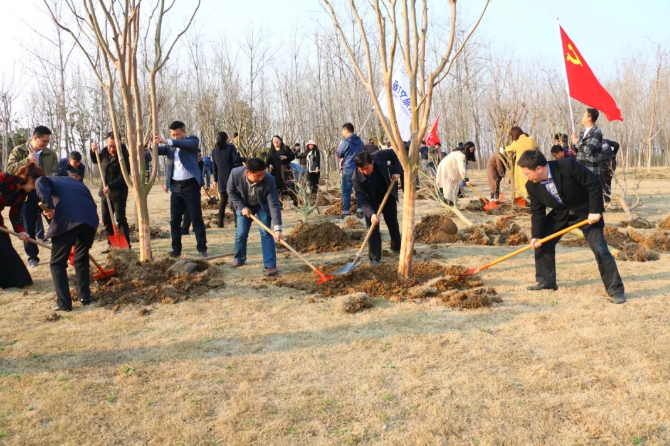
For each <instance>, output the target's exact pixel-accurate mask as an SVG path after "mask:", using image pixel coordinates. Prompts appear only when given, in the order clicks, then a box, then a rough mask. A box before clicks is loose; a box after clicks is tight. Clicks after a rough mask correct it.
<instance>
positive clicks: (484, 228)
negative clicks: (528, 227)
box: [458, 217, 530, 246]
mask: <svg viewBox="0 0 670 446" xmlns="http://www.w3.org/2000/svg"><path fill="white" fill-rule="evenodd" d="M458 234H459V236H460V238H461V240H463V242H465V243H470V244H473V245H484V246H486V245H488V246H490V245H499V246H521V245H525V244H528V243H529V242H530V240H529V239H528V236H527V235H526V234H524V233H523V232H522V231H521V226H519V225H518V224H516V223H514V222H513V221H510V219H509V218H505V217H498V218H496V219H495V220H494V221H492V222H491V221H488V222H484V223H480V224H476V225H473V226H469V227H467V228H464V229H462V230H460V231H459V233H458Z"/></svg>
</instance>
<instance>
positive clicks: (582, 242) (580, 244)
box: [560, 238, 589, 248]
mask: <svg viewBox="0 0 670 446" xmlns="http://www.w3.org/2000/svg"><path fill="white" fill-rule="evenodd" d="M560 244H561V245H563V246H567V247H568V248H587V247H588V246H589V244H588V243H586V239H584V238H569V239H561V241H560Z"/></svg>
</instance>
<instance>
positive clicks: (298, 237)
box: [286, 222, 352, 253]
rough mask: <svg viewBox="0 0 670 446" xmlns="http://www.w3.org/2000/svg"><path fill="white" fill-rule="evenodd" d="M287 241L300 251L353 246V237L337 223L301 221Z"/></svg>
mask: <svg viewBox="0 0 670 446" xmlns="http://www.w3.org/2000/svg"><path fill="white" fill-rule="evenodd" d="M286 243H288V244H289V245H291V246H292V247H293V248H294V249H295V250H296V251H298V252H314V253H316V252H332V251H340V250H342V249H344V248H347V247H349V246H351V244H352V243H351V239H350V238H349V236H348V235H347V233H346V232H344V231H343V230H342V228H340V227H339V226H337V225H336V224H335V223H331V222H326V223H319V224H304V223H299V224H298V226H296V227H295V228H293V231H291V233H290V234H289V235H288V236H287V237H286Z"/></svg>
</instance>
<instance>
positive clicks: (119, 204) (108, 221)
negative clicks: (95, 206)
mask: <svg viewBox="0 0 670 446" xmlns="http://www.w3.org/2000/svg"><path fill="white" fill-rule="evenodd" d="M109 202H110V203H111V204H112V209H111V210H110V209H109V208H108V207H107V200H106V199H105V197H101V199H100V203H101V205H100V209H101V210H100V212H101V213H102V222H103V223H104V224H105V231H106V232H107V235H114V225H113V224H112V217H115V219H116V224H117V229H118V231H119V234H123V235H124V236H125V237H126V241H127V242H128V245H129V246H130V228H129V227H128V219H127V218H126V203H127V202H128V189H125V190H120V191H114V192H110V194H109Z"/></svg>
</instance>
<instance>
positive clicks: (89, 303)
mask: <svg viewBox="0 0 670 446" xmlns="http://www.w3.org/2000/svg"><path fill="white" fill-rule="evenodd" d="M79 302H81V306H82V307H88V306H89V305H91V304H92V303H93V301H92V300H79Z"/></svg>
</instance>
